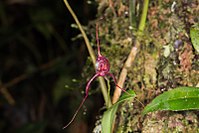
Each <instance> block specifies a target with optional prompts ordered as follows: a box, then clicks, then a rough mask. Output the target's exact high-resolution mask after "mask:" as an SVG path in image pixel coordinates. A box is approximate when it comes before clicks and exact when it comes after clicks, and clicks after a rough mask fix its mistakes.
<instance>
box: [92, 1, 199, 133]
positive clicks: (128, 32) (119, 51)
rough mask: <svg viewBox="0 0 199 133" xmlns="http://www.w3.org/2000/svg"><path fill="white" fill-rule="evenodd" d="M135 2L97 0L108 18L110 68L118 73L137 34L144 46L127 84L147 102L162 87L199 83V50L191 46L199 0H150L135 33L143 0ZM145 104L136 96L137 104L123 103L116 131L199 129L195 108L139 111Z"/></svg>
mask: <svg viewBox="0 0 199 133" xmlns="http://www.w3.org/2000/svg"><path fill="white" fill-rule="evenodd" d="M111 1H112V2H113V3H111V4H110V2H111ZM132 1H133V0H132ZM132 1H131V2H129V1H127V0H117V1H114V0H110V1H109V2H106V1H100V3H99V7H98V16H99V18H100V17H104V19H103V20H102V21H101V22H100V24H99V25H100V28H99V34H100V37H99V38H100V41H101V47H102V53H103V55H105V56H106V57H107V58H108V59H109V61H110V64H111V71H112V72H113V73H114V74H115V75H116V76H117V77H118V76H119V74H120V71H121V69H122V67H123V65H124V62H125V60H126V59H127V57H128V54H129V52H130V49H131V48H132V47H133V44H134V40H135V39H137V40H138V41H139V42H140V48H139V52H138V53H137V55H136V58H135V60H134V62H133V63H132V66H131V68H130V69H129V70H128V75H127V78H126V81H125V88H127V89H133V90H134V91H135V92H136V94H137V95H138V99H139V100H140V101H141V102H143V103H144V104H147V103H149V102H150V101H151V100H152V99H153V98H154V97H156V96H157V95H159V94H160V93H162V92H163V91H167V90H169V89H173V88H175V87H178V86H198V85H199V81H198V79H199V61H198V59H199V54H198V53H197V51H196V50H195V49H194V47H193V46H192V42H191V40H190V28H191V27H192V26H193V25H197V24H198V22H199V18H198V16H199V6H198V4H199V1H198V0H191V1H187V0H182V1H181V0H177V1H174V0H156V1H150V2H149V10H148V14H147V23H146V28H145V30H144V32H143V33H144V34H143V35H142V36H140V35H139V34H138V33H137V27H138V24H139V18H140V14H141V11H142V6H143V5H142V1H136V0H135V1H133V2H132ZM136 2H137V3H136ZM132 4H134V5H132ZM93 31H94V30H93ZM93 41H94V37H93ZM142 109H143V107H142V106H141V105H140V104H139V103H138V102H136V101H135V102H134V103H133V105H132V104H131V103H125V104H123V105H122V106H121V107H120V109H119V110H118V115H117V118H116V123H115V129H114V131H115V132H136V131H139V132H146V133H148V132H199V113H198V112H197V111H183V112H170V111H164V112H162V111H159V112H154V113H151V114H148V115H146V116H141V111H142Z"/></svg>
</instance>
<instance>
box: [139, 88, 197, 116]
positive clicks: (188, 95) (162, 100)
mask: <svg viewBox="0 0 199 133" xmlns="http://www.w3.org/2000/svg"><path fill="white" fill-rule="evenodd" d="M194 109H199V88H198V87H178V88H175V89H173V90H170V91H167V92H164V93H163V94H160V95H159V96H157V97H156V98H155V99H153V101H152V102H151V103H150V104H148V105H147V106H146V107H145V108H144V110H143V112H142V113H143V114H147V113H148V112H153V111H157V110H173V111H181V110H194Z"/></svg>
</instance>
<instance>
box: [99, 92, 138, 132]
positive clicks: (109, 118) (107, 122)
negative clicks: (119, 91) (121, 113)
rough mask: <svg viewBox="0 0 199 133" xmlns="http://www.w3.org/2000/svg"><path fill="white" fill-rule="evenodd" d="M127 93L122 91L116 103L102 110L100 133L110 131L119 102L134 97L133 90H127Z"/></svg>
mask: <svg viewBox="0 0 199 133" xmlns="http://www.w3.org/2000/svg"><path fill="white" fill-rule="evenodd" d="M127 92H128V93H129V94H130V95H129V94H126V93H124V94H123V95H122V96H121V97H120V99H119V100H118V102H117V103H115V104H113V105H112V106H111V107H110V108H109V109H108V110H107V111H105V112H104V114H103V117H102V133H111V132H112V125H113V123H114V120H115V114H116V112H117V108H118V106H119V104H120V103H122V102H124V101H130V100H132V98H134V97H135V92H134V91H133V90H129V91H127Z"/></svg>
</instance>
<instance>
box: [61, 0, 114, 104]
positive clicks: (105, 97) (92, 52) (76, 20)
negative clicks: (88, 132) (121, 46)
mask: <svg viewBox="0 0 199 133" xmlns="http://www.w3.org/2000/svg"><path fill="white" fill-rule="evenodd" d="M64 3H65V5H66V7H67V9H68V10H69V12H70V14H71V15H72V16H73V18H74V20H75V22H76V24H77V26H78V27H79V30H80V31H81V33H82V36H83V38H84V41H85V43H86V47H87V49H88V52H89V55H90V57H91V59H92V62H93V65H94V68H95V64H96V56H95V53H94V50H93V48H92V47H91V45H90V42H89V40H88V37H87V35H86V33H85V32H84V30H83V28H82V25H81V24H80V22H79V20H78V18H77V16H76V15H75V13H74V12H73V10H72V8H71V7H70V5H69V3H68V1H67V0H64ZM99 82H100V85H101V91H102V94H103V97H104V100H105V103H106V106H107V107H109V106H110V105H111V101H110V100H109V99H110V98H109V95H108V93H107V87H106V84H105V81H104V79H103V78H102V77H99Z"/></svg>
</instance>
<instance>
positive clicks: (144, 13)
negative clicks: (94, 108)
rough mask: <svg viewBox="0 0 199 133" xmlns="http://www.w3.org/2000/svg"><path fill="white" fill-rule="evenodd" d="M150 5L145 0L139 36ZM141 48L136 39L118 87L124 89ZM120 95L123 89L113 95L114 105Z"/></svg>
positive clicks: (117, 89) (117, 90)
mask: <svg viewBox="0 0 199 133" xmlns="http://www.w3.org/2000/svg"><path fill="white" fill-rule="evenodd" d="M148 4H149V0H144V6H143V10H142V15H141V20H140V23H139V27H138V33H139V35H141V34H142V32H143V30H144V27H145V23H146V17H147V11H148ZM139 48H140V42H139V41H138V40H137V39H136V40H135V41H134V46H133V47H132V49H131V51H130V54H129V56H128V58H127V60H126V62H125V63H124V67H123V68H122V71H121V73H120V76H119V80H118V85H119V86H120V87H122V88H123V87H124V81H125V79H126V76H127V72H128V69H129V68H130V67H131V65H132V63H133V61H134V59H135V57H136V55H137V53H138V49H139ZM120 95H121V89H119V88H118V87H116V88H115V91H114V94H113V98H112V103H116V102H117V101H118V99H119V97H120Z"/></svg>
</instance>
